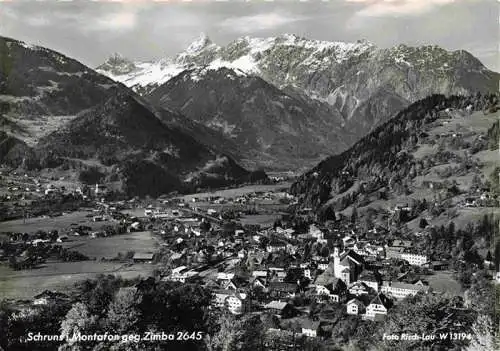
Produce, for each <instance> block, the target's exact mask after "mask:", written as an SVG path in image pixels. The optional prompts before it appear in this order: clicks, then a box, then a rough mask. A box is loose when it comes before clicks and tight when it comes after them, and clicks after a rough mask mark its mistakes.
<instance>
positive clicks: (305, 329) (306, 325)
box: [300, 319, 320, 338]
mask: <svg viewBox="0 0 500 351" xmlns="http://www.w3.org/2000/svg"><path fill="white" fill-rule="evenodd" d="M300 324H301V327H302V328H301V332H302V334H303V335H305V336H307V337H309V338H316V337H317V336H318V329H319V324H320V322H319V321H311V320H309V319H303V320H302V321H301V323H300Z"/></svg>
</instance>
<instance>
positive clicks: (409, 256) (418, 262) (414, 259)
mask: <svg viewBox="0 0 500 351" xmlns="http://www.w3.org/2000/svg"><path fill="white" fill-rule="evenodd" d="M401 258H402V259H403V260H406V261H408V263H409V264H411V265H412V266H422V265H424V264H426V263H427V262H428V261H429V258H428V257H427V256H425V255H420V254H417V253H410V252H404V253H402V254H401Z"/></svg>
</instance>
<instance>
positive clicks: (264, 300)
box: [163, 224, 431, 337]
mask: <svg viewBox="0 0 500 351" xmlns="http://www.w3.org/2000/svg"><path fill="white" fill-rule="evenodd" d="M179 233H180V234H184V233H181V232H179ZM245 234H246V232H245V230H241V231H240V233H238V235H233V238H232V240H227V239H223V238H219V239H218V240H219V244H216V245H215V246H216V248H215V249H216V252H217V253H219V254H222V255H221V259H222V262H227V261H235V262H237V264H236V265H230V268H228V269H222V270H221V269H220V267H224V265H220V264H219V265H217V267H218V268H219V269H218V270H217V273H213V274H201V272H202V271H203V269H206V267H205V268H203V269H199V267H200V262H197V261H193V262H194V264H192V265H188V264H182V265H180V266H178V267H176V268H174V269H173V270H172V271H171V273H170V274H169V275H168V276H166V277H164V278H163V279H165V280H169V281H177V282H181V283H188V282H202V283H203V284H205V286H207V287H209V288H210V289H211V290H212V291H213V294H214V298H213V302H212V306H211V307H212V308H215V309H227V310H228V311H230V312H231V313H233V314H236V315H241V314H245V313H250V312H251V313H258V312H268V313H272V314H275V315H277V316H278V317H279V318H281V319H287V318H295V319H298V320H299V321H302V322H303V323H302V322H301V323H302V324H303V325H304V327H303V330H302V334H303V335H306V336H309V337H314V336H316V335H318V332H319V331H320V330H321V327H322V326H324V323H321V321H315V320H311V319H310V318H309V312H310V311H308V307H307V306H300V304H299V305H297V304H296V303H294V299H296V298H297V297H299V296H301V297H304V296H305V297H306V298H307V299H308V301H315V302H317V303H320V304H326V305H334V306H336V308H342V309H344V311H345V313H346V314H349V315H356V316H359V318H362V319H366V320H380V319H383V318H384V316H385V315H386V314H387V313H388V312H389V310H390V308H391V307H392V306H393V305H394V303H396V302H397V301H398V300H401V299H404V298H405V297H408V296H412V295H416V294H417V293H427V292H429V290H430V287H429V286H428V285H427V284H426V283H425V282H424V281H422V280H420V279H413V280H412V279H404V278H405V275H404V274H401V275H400V276H399V277H397V278H390V277H388V276H386V275H385V274H384V267H386V266H387V265H392V264H394V262H396V261H403V262H406V263H405V264H406V265H409V266H418V267H430V265H431V262H430V260H429V257H427V256H426V255H424V254H422V253H418V252H415V249H414V247H413V244H412V242H410V241H407V240H394V241H392V242H390V243H385V244H384V243H374V242H370V241H369V240H366V241H363V240H360V239H359V238H358V236H356V235H355V234H354V233H353V232H345V233H344V236H343V237H342V238H341V239H339V240H338V241H337V243H336V245H335V247H334V249H333V250H331V251H332V252H330V253H328V254H327V255H326V256H325V255H317V254H314V253H313V254H311V255H310V256H309V258H307V259H306V260H304V259H303V257H304V244H305V243H306V242H309V243H311V242H313V243H320V244H327V243H328V242H329V239H327V235H325V230H324V229H322V228H319V227H318V226H316V225H314V224H311V225H310V226H309V229H308V231H307V232H306V233H302V234H297V233H296V231H295V230H294V229H293V228H282V227H275V228H268V229H264V230H259V231H257V232H255V233H253V235H252V236H248V235H245ZM264 238H266V239H264ZM264 240H265V242H264ZM264 243H265V245H264ZM183 252H184V253H186V250H185V249H184V251H183ZM224 253H226V254H224ZM283 257H286V258H288V260H281V261H280V259H277V258H283ZM299 257H300V258H299ZM395 260H396V261H395ZM285 261H286V263H284V262H285ZM277 262H278V263H277ZM238 266H239V267H246V269H245V273H241V271H240V270H238V269H237V268H236V267H238ZM214 267H215V266H214ZM206 272H207V271H206Z"/></svg>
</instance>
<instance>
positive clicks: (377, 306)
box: [365, 293, 392, 320]
mask: <svg viewBox="0 0 500 351" xmlns="http://www.w3.org/2000/svg"><path fill="white" fill-rule="evenodd" d="M391 307H392V301H391V300H390V299H389V298H388V297H387V296H386V295H384V294H383V293H379V294H378V295H377V296H375V297H374V298H373V299H372V300H371V301H370V303H369V305H368V306H367V307H366V314H365V315H366V318H367V319H372V320H374V319H376V318H379V317H380V316H385V315H387V311H388V310H389V308H391Z"/></svg>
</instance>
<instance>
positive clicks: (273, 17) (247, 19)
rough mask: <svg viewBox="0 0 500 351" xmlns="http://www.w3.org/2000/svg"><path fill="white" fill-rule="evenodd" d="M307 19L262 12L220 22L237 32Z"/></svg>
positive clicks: (248, 31)
mask: <svg viewBox="0 0 500 351" xmlns="http://www.w3.org/2000/svg"><path fill="white" fill-rule="evenodd" d="M305 19H307V18H306V17H304V16H292V15H287V14H283V13H278V12H271V13H261V14H256V15H251V16H239V17H230V18H228V19H225V20H223V21H222V22H220V23H219V25H218V26H219V27H222V28H224V29H226V30H231V31H233V32H236V33H251V32H255V31H262V30H270V29H275V28H278V27H281V26H284V25H286V24H290V23H293V22H297V21H302V20H305Z"/></svg>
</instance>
